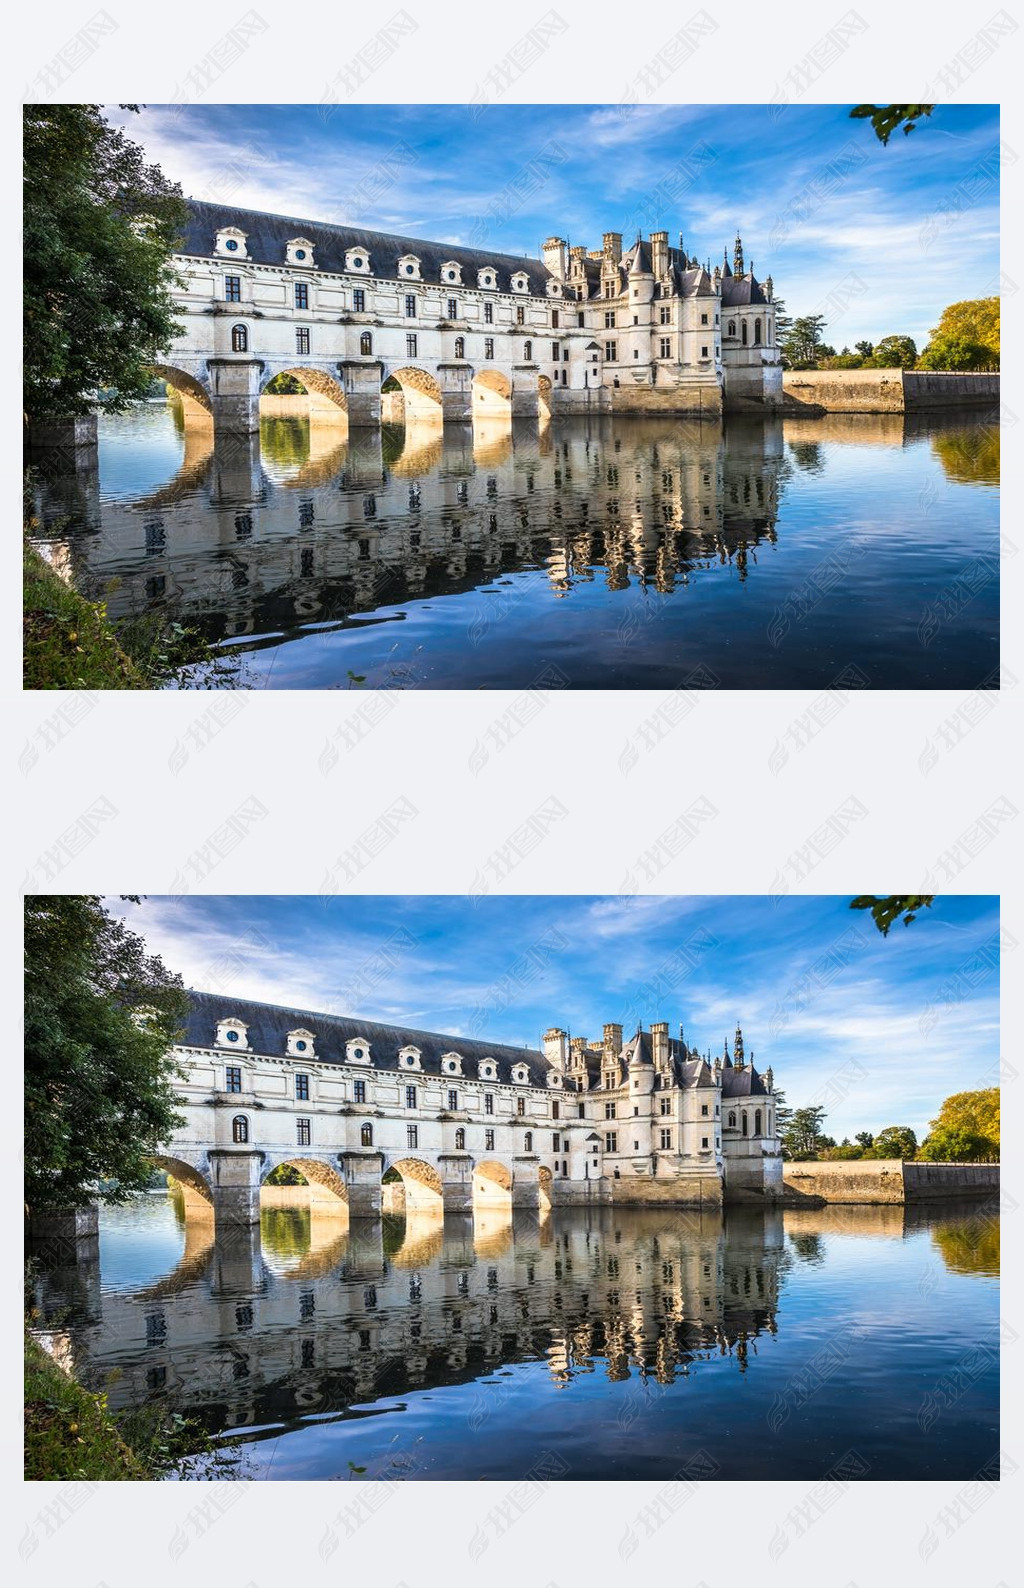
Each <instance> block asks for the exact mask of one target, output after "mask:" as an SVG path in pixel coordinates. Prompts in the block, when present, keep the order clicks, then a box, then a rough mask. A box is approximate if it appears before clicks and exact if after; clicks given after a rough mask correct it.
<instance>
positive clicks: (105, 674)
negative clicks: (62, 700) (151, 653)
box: [22, 541, 148, 689]
mask: <svg viewBox="0 0 1024 1588" xmlns="http://www.w3.org/2000/svg"><path fill="white" fill-rule="evenodd" d="M23 581H24V582H23V613H22V629H23V640H24V658H23V684H24V687H25V688H26V689H146V688H147V687H148V685H147V681H146V679H145V677H144V676H143V673H142V671H141V669H140V668H139V667H138V666H137V665H136V663H135V662H133V661H132V659H131V657H130V656H129V655H128V654H127V652H126V651H125V650H124V649H123V648H122V646H121V644H120V642H119V641H118V638H117V636H116V634H115V633H114V630H113V627H112V626H111V624H110V622H109V620H108V618H107V615H106V609H105V607H104V604H103V602H101V601H100V602H92V601H86V600H85V598H84V596H80V595H79V594H78V592H77V590H73V589H72V588H71V586H70V585H68V584H65V583H64V580H63V579H62V578H61V577H60V575H59V574H57V573H55V572H54V570H53V569H52V568H51V567H50V565H49V563H48V562H47V561H46V559H45V557H42V556H40V554H39V552H38V551H36V549H35V547H34V546H30V545H29V544H28V542H27V541H26V543H25V548H24V560H23Z"/></svg>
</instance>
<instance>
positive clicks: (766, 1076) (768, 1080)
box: [750, 1054, 775, 1092]
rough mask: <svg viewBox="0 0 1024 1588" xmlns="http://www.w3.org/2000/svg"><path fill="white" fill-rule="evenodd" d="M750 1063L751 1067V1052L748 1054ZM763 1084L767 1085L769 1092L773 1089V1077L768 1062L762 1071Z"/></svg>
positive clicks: (752, 1063)
mask: <svg viewBox="0 0 1024 1588" xmlns="http://www.w3.org/2000/svg"><path fill="white" fill-rule="evenodd" d="M750 1065H751V1068H753V1065H754V1055H753V1054H751V1055H750ZM764 1084H765V1086H767V1088H768V1090H769V1092H773V1091H774V1090H775V1077H774V1075H773V1074H772V1067H771V1065H770V1064H769V1066H768V1068H767V1069H766V1070H765V1072H764Z"/></svg>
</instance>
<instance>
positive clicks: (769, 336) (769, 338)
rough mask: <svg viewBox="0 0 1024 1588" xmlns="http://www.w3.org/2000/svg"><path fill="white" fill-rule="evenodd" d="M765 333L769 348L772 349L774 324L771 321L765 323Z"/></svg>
mask: <svg viewBox="0 0 1024 1588" xmlns="http://www.w3.org/2000/svg"><path fill="white" fill-rule="evenodd" d="M765 331H766V333H767V337H766V340H767V342H768V346H769V347H771V345H772V322H771V321H770V320H766V321H765Z"/></svg>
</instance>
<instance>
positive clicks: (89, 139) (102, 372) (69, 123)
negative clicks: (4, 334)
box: [24, 105, 187, 418]
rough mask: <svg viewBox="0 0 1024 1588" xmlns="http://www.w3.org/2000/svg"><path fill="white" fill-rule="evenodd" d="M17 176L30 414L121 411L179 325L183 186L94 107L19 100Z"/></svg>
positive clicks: (140, 388) (138, 390)
mask: <svg viewBox="0 0 1024 1588" xmlns="http://www.w3.org/2000/svg"><path fill="white" fill-rule="evenodd" d="M123 108H126V109H131V110H135V109H137V108H138V107H137V106H134V105H132V106H126V107H123ZM24 176H25V184H24V345H25V362H24V383H25V397H24V401H25V410H26V413H27V414H28V415H29V416H30V417H33V418H34V417H38V416H41V415H45V414H68V415H71V414H83V413H87V412H89V411H90V409H91V408H93V407H95V406H97V405H98V406H100V407H103V408H107V409H111V410H114V411H116V410H118V409H121V408H124V407H125V406H126V405H127V404H128V403H129V402H130V401H132V400H134V399H135V398H138V397H141V396H143V395H144V394H145V391H146V388H147V386H148V384H149V382H150V380H151V379H152V369H151V368H150V366H151V365H152V364H153V363H155V362H159V356H160V354H161V353H162V352H163V351H164V350H165V349H166V348H167V347H168V345H169V344H170V342H171V340H172V339H173V337H174V336H175V334H176V333H177V331H178V330H179V326H178V324H177V322H176V320H175V318H174V306H173V303H172V300H171V287H172V285H173V281H174V277H173V274H172V272H171V270H170V267H169V265H168V256H169V255H170V254H171V253H172V252H173V250H174V248H175V247H176V246H177V244H178V242H179V240H180V237H181V233H182V231H183V229H184V225H185V220H186V215H187V210H186V206H185V202H184V199H183V198H182V196H181V189H180V187H179V186H178V185H177V184H176V183H173V182H170V181H168V179H167V178H166V177H165V176H164V174H163V172H162V171H161V170H160V168H159V166H154V165H147V164H146V161H145V155H144V151H143V150H142V148H141V147H140V146H139V145H138V144H136V143H133V142H132V141H131V140H130V139H129V138H128V137H126V135H125V133H124V131H123V130H122V129H120V128H115V127H111V126H110V125H109V124H108V123H107V122H106V121H105V120H104V119H103V116H102V114H101V107H100V106H99V105H26V106H25V108H24Z"/></svg>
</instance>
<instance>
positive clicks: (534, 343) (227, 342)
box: [157, 200, 782, 434]
mask: <svg viewBox="0 0 1024 1588" xmlns="http://www.w3.org/2000/svg"><path fill="white" fill-rule="evenodd" d="M542 253H543V258H541V259H531V258H526V257H519V256H517V255H510V254H505V253H502V252H500V251H496V250H489V249H484V248H464V247H459V246H456V245H454V244H447V243H434V242H428V241H424V240H422V239H419V238H410V237H398V236H391V235H389V234H386V233H382V232H371V231H363V230H358V229H356V228H353V227H348V226H341V225H335V224H333V223H328V222H320V221H309V220H298V219H293V218H289V217H286V216H280V215H265V214H262V213H259V212H258V211H255V210H245V209H238V208H234V207H231V206H227V205H222V204H211V203H204V202H199V201H196V200H193V201H190V203H189V221H188V226H187V233H186V236H185V238H184V241H183V244H182V248H181V252H180V253H178V254H175V255H174V256H173V258H172V261H171V264H172V267H173V269H174V271H175V274H176V275H177V276H178V277H179V278H180V279H181V281H182V283H183V284H182V285H181V286H179V287H178V288H177V289H176V293H175V296H176V300H177V308H178V312H179V314H180V316H181V318H182V323H183V327H184V328H183V331H182V333H181V335H180V336H179V337H178V338H177V340H176V341H175V343H174V344H173V346H172V348H171V350H170V351H169V353H168V355H167V360H166V363H164V364H161V365H160V366H158V368H157V373H158V374H159V375H161V376H162V377H163V378H164V379H165V380H166V381H168V382H169V384H171V385H172V386H174V387H175V388H176V389H177V391H178V392H179V393H180V395H181V397H182V401H183V403H184V405H185V410H186V416H187V417H188V418H190V419H192V420H193V421H194V422H199V421H202V420H204V419H206V420H209V419H211V418H212V420H213V423H214V426H215V427H216V428H218V429H220V430H223V431H226V432H233V433H242V434H251V433H252V432H254V431H255V430H256V429H258V424H259V400H260V394H261V392H262V391H263V390H264V388H265V387H266V386H267V385H268V383H269V382H270V381H271V380H272V379H273V378H274V377H275V376H277V375H281V374H290V375H294V376H296V377H297V378H298V379H299V380H300V381H301V383H302V385H303V386H304V387H305V389H306V391H307V393H308V394H309V398H310V405H311V407H310V412H311V415H312V416H313V417H316V418H318V419H321V420H326V421H330V420H332V419H333V420H334V421H335V422H339V421H340V422H345V421H347V422H348V423H349V424H351V425H375V424H377V423H379V421H380V418H381V387H382V386H383V385H384V384H385V382H388V383H391V382H393V383H394V385H393V386H392V385H389V388H388V389H389V390H396V389H397V388H400V389H401V392H402V395H403V397H404V400H405V409H406V413H407V415H408V416H409V417H411V418H420V419H435V420H438V421H444V422H465V421H468V420H470V419H472V418H473V417H474V415H475V414H477V413H478V412H479V413H483V414H486V413H489V412H490V413H495V412H505V413H508V414H510V416H511V417H512V418H513V419H516V418H519V419H522V418H531V419H536V418H537V417H538V416H540V415H544V414H551V413H556V414H557V413H619V412H622V413H663V414H697V415H701V416H707V417H717V416H719V415H721V413H722V411H723V406H724V407H725V408H739V409H742V408H754V409H763V408H764V407H766V406H767V407H772V406H775V405H777V404H778V402H779V401H780V399H781V394H782V366H781V362H780V357H779V352H778V347H777V345H776V335H775V303H774V289H773V283H772V279H771V277H770V276H768V277H767V278H766V279H765V281H764V282H763V283H762V282H760V281H758V280H757V278H756V277H755V275H754V271H753V265H752V264H751V266H750V267H749V268H748V267H747V266H746V265H745V264H744V255H743V245H742V242H741V240H740V238H739V237H738V236H737V238H736V242H735V247H734V252H733V260H732V264H731V265H730V262H729V257H728V250H726V253H725V257H724V259H723V263H722V264H721V265H718V264H716V265H714V267H712V265H711V261H710V259H708V260H706V261H704V262H703V263H702V262H701V261H700V260H698V259H697V258H695V257H693V256H691V254H690V253H689V251H688V249H687V248H685V247H684V246H683V240H682V237H681V236H680V240H679V246H678V247H670V245H669V234H668V232H667V231H655V232H652V233H651V235H650V237H649V238H647V239H643V238H642V237H640V236H637V238H636V239H635V240H633V241H631V242H629V243H628V244H627V245H626V246H625V247H624V245H623V237H622V235H621V233H618V232H606V233H605V234H604V238H603V242H602V246H601V247H600V248H599V249H587V248H586V247H584V246H582V245H576V244H574V245H572V246H569V245H568V243H567V241H566V240H565V239H564V238H562V237H557V236H553V237H550V238H548V240H547V242H546V243H545V244H544V245H543V249H542Z"/></svg>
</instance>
